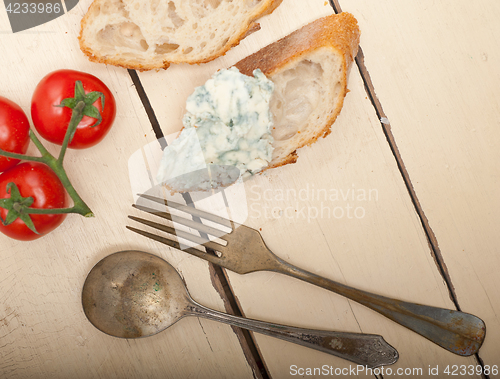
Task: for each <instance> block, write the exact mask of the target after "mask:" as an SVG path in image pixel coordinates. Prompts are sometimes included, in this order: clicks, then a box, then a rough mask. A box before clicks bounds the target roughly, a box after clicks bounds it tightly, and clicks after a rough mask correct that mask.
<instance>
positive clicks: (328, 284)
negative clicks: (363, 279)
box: [272, 257, 486, 356]
mask: <svg viewBox="0 0 500 379" xmlns="http://www.w3.org/2000/svg"><path fill="white" fill-rule="evenodd" d="M276 258H278V257H276ZM277 262H278V265H277V266H276V267H275V268H273V269H272V271H276V272H280V273H282V274H285V275H289V276H292V277H294V278H297V279H301V280H303V281H305V282H308V283H311V284H314V285H316V286H319V287H322V288H325V289H327V290H330V291H333V292H335V293H337V294H339V295H343V296H345V297H347V298H348V299H351V300H354V301H356V302H358V303H360V304H362V305H364V306H366V307H368V308H370V309H372V310H374V311H376V312H378V313H380V314H382V315H384V316H385V317H387V318H389V319H391V320H393V321H395V322H397V323H398V324H400V325H403V326H405V327H406V328H408V329H410V330H413V331H414V332H416V333H418V334H420V335H422V336H424V337H426V338H427V339H429V340H430V341H432V342H434V343H436V344H437V345H439V346H441V347H443V348H445V349H446V350H448V351H451V352H453V353H455V354H458V355H462V356H469V355H472V354H475V353H476V352H477V351H478V350H479V348H480V347H481V345H482V343H483V341H484V337H485V334H486V326H485V324H484V322H483V320H481V319H480V318H478V317H476V316H474V315H471V314H469V313H464V312H460V311H456V310H450V309H443V308H438V307H431V306H426V305H421V304H414V303H409V302H405V301H401V300H395V299H391V298H388V297H384V296H380V295H376V294H373V293H370V292H366V291H362V290H358V289H356V288H352V287H349V286H347V285H344V284H341V283H338V282H335V281H333V280H330V279H326V278H323V277H321V276H318V275H316V274H313V273H311V272H308V271H305V270H302V269H301V268H298V267H296V266H293V265H291V264H289V263H287V262H285V261H283V260H282V259H280V258H278V260H277Z"/></svg>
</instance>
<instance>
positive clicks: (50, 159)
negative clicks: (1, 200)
mask: <svg viewBox="0 0 500 379" xmlns="http://www.w3.org/2000/svg"><path fill="white" fill-rule="evenodd" d="M84 107H85V103H84V102H83V101H80V102H78V103H77V105H76V106H75V107H74V108H73V113H72V115H71V120H70V123H69V125H68V130H67V131H66V134H65V136H64V140H63V143H62V146H61V151H60V152H59V157H58V158H55V157H54V156H53V155H52V154H51V153H50V152H49V151H48V150H47V149H46V148H45V146H43V144H42V143H41V142H40V140H39V139H38V137H37V136H36V134H35V133H33V131H32V130H30V138H31V140H32V141H33V143H34V144H35V146H36V147H37V149H38V150H39V151H40V154H41V155H42V156H41V157H32V156H29V155H25V154H16V153H10V152H7V151H4V150H1V149H0V155H3V156H6V157H9V158H14V159H21V160H25V161H34V162H41V163H45V164H46V165H47V166H49V167H50V168H51V169H52V171H54V173H55V174H56V175H57V177H58V178H59V180H60V181H61V183H62V184H63V186H64V188H65V189H66V191H67V192H68V195H69V196H70V197H71V199H72V200H73V207H71V208H59V209H37V208H29V207H25V208H24V213H33V214H56V213H77V214H80V215H82V216H85V217H93V216H94V214H93V213H92V211H91V209H90V208H89V207H88V205H87V204H86V203H85V202H84V201H83V199H82V198H81V197H80V195H78V193H77V192H76V190H75V188H74V187H73V185H72V184H71V182H70V180H69V178H68V175H67V174H66V171H65V170H64V167H63V159H64V156H65V154H66V150H67V147H68V144H69V142H70V140H71V138H72V137H73V135H74V133H75V130H76V127H77V126H78V124H79V123H80V121H81V120H82V118H83V108H84Z"/></svg>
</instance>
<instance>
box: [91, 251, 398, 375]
mask: <svg viewBox="0 0 500 379" xmlns="http://www.w3.org/2000/svg"><path fill="white" fill-rule="evenodd" d="M82 305H83V309H84V312H85V315H86V316H87V318H88V319H89V321H90V322H91V323H92V324H93V325H94V326H95V327H96V328H97V329H99V330H101V331H102V332H104V333H106V334H109V335H111V336H115V337H121V338H139V337H147V336H151V335H154V334H157V333H159V332H161V331H163V330H165V329H166V328H168V327H169V326H171V325H172V324H174V323H175V322H177V321H178V320H179V319H181V318H182V317H184V316H197V317H204V318H207V319H210V320H214V321H220V322H224V323H226V324H229V325H233V326H237V327H241V328H245V329H248V330H252V331H255V332H258V333H261V334H265V335H268V336H272V337H276V338H280V339H283V340H286V341H289V342H293V343H296V344H299V345H302V346H306V347H309V348H313V349H316V350H319V351H323V352H325V353H328V354H332V355H335V356H338V357H341V358H344V359H347V360H349V361H352V362H355V363H357V364H362V365H366V366H368V367H371V368H374V367H379V366H383V365H388V364H393V363H395V362H396V361H397V359H398V352H397V351H396V350H395V349H394V348H393V347H392V346H391V345H389V344H388V343H387V342H386V341H385V340H384V339H383V337H381V336H379V335H374V334H358V333H343V332H331V331H323V330H312V329H304V328H296V327H291V326H283V325H278V324H272V323H267V322H263V321H257V320H252V319H247V318H243V317H237V316H233V315H229V314H226V313H222V312H219V311H216V310H213V309H209V308H207V307H204V306H203V305H201V304H198V303H197V302H196V301H194V300H193V299H192V298H191V297H190V295H189V293H188V291H187V289H186V286H185V284H184V281H183V279H182V278H181V276H180V275H179V273H178V272H177V271H176V270H175V268H173V267H172V266H171V265H170V264H169V263H168V262H166V261H165V260H163V259H161V258H160V257H157V256H155V255H152V254H149V253H145V252H142V251H135V250H129V251H121V252H117V253H114V254H111V255H109V256H107V257H105V258H104V259H102V260H101V261H100V262H99V263H97V264H96V265H95V266H94V267H93V268H92V270H91V271H90V273H89V274H88V276H87V279H86V280H85V283H84V286H83V291H82Z"/></svg>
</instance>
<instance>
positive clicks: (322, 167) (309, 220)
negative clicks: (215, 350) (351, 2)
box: [140, 0, 476, 378]
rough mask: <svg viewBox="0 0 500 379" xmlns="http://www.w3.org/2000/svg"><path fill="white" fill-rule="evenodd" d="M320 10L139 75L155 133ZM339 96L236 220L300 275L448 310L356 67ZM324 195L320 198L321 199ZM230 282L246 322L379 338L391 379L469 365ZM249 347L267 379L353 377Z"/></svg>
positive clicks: (275, 20) (416, 340) (362, 319)
mask: <svg viewBox="0 0 500 379" xmlns="http://www.w3.org/2000/svg"><path fill="white" fill-rule="evenodd" d="M331 13H332V10H331V8H329V5H328V3H326V2H325V1H322V0H321V1H320V0H315V1H308V2H307V3H304V2H301V1H299V0H284V1H283V3H282V5H281V6H280V7H279V8H278V9H277V10H276V11H275V12H274V13H273V14H272V15H270V16H268V17H266V18H265V19H263V20H262V22H261V25H262V29H261V31H259V32H257V33H254V34H252V35H251V36H249V37H248V38H246V39H245V40H244V41H243V42H242V43H241V44H240V45H239V46H238V47H236V48H234V49H233V50H231V51H230V52H229V53H228V54H227V55H226V56H225V57H222V58H220V59H218V60H216V61H213V62H211V63H208V64H205V65H202V66H188V65H178V66H172V67H171V68H169V69H168V70H166V71H162V72H144V73H141V74H140V79H141V82H142V83H143V84H144V88H145V89H146V92H147V94H148V97H149V98H150V100H151V103H152V106H153V108H154V109H155V112H156V115H157V117H158V120H159V123H160V125H161V127H162V130H163V131H164V134H165V135H169V134H172V133H176V132H178V131H179V130H180V128H181V127H182V125H181V122H180V120H181V118H182V115H183V114H184V104H185V99H186V98H187V96H188V95H189V94H190V93H192V91H193V89H194V87H195V86H197V85H200V84H202V83H204V82H205V81H206V80H207V79H208V78H209V77H210V76H211V75H212V74H213V73H214V72H215V71H216V70H217V69H219V68H221V67H228V66H230V65H232V64H233V63H235V62H237V61H238V60H239V59H241V58H242V57H244V56H246V55H248V54H250V53H252V52H254V51H256V50H258V49H259V48H261V47H263V46H264V45H266V44H268V43H270V42H272V41H274V40H276V39H278V38H280V37H282V36H283V35H286V34H288V33H289V32H291V31H292V30H295V29H296V28H298V27H300V26H302V25H304V24H305V23H307V22H310V21H312V20H314V19H316V18H318V17H320V16H322V15H326V14H331ZM363 33H364V32H363ZM363 38H365V37H362V41H363ZM385 78H386V79H387V78H390V76H389V75H386V76H385ZM349 87H350V89H351V92H350V93H349V94H348V96H347V98H346V102H345V106H344V110H343V111H342V114H341V116H340V117H339V119H338V120H337V122H336V123H335V126H334V128H333V131H332V134H331V135H330V136H328V137H327V138H326V139H324V140H321V141H319V142H318V143H316V144H315V145H313V146H312V147H310V148H305V149H302V150H301V151H300V152H299V157H300V158H299V162H298V163H297V164H295V165H291V166H286V167H283V168H280V169H276V170H273V171H271V172H269V173H267V174H265V175H261V176H257V177H254V178H252V179H251V180H249V181H248V182H247V183H246V185H245V188H246V194H247V199H246V200H247V203H248V207H249V215H248V219H247V221H246V223H247V224H249V225H251V226H254V227H256V228H259V229H262V234H263V236H264V239H265V241H266V243H267V244H268V245H269V246H270V248H271V249H272V250H274V251H275V253H276V254H278V255H279V256H281V257H282V258H284V259H286V260H288V261H290V262H291V263H294V264H297V265H298V266H300V267H303V268H305V269H308V270H310V271H313V272H315V273H318V274H320V275H324V276H326V277H330V278H332V279H336V280H339V281H341V282H344V283H347V284H350V285H353V286H355V287H358V288H362V289H366V290H370V291H373V292H376V293H380V294H383V295H387V296H391V297H395V298H399V299H404V300H408V301H413V302H419V303H424V304H428V305H435V306H441V307H446V308H453V307H454V304H453V302H452V301H451V299H450V298H449V294H448V288H447V286H446V284H445V283H444V281H443V279H442V277H441V275H440V273H439V271H438V270H437V267H436V264H435V262H434V259H433V257H432V254H431V250H430V248H429V245H428V241H427V238H426V235H425V232H424V230H423V228H422V224H421V221H420V219H419V218H418V216H417V213H416V212H415V208H414V206H413V204H412V202H411V199H410V197H409V195H408V191H407V189H406V187H405V184H404V181H403V180H402V177H401V174H400V172H399V170H398V167H397V164H396V161H395V159H394V156H393V154H392V152H391V150H390V147H389V145H388V143H387V140H386V137H385V135H384V133H383V130H382V128H381V125H380V121H379V120H378V117H377V115H376V113H375V110H374V108H373V106H372V104H371V103H370V101H369V99H368V98H367V95H366V93H365V90H364V86H363V82H362V79H361V77H360V74H359V72H358V71H357V69H356V68H354V69H353V70H352V72H351V76H350V86H349ZM287 190H294V191H295V195H283V194H284V193H287V192H286V191H287ZM315 191H316V192H315ZM289 193H293V192H289ZM324 193H326V194H328V198H324V197H322V196H324V195H322V194H324ZM300 194H302V195H300ZM335 194H336V195H337V197H335ZM353 194H354V197H353ZM363 194H365V195H364V196H363ZM322 209H325V210H323V212H324V213H323V214H321V211H322ZM295 211H297V212H295ZM328 211H329V212H330V213H328ZM266 212H267V213H266ZM309 212H311V213H309ZM336 212H337V213H336ZM349 212H351V213H349ZM356 212H358V213H356ZM313 214H315V215H316V216H313ZM229 277H230V280H231V285H232V288H233V290H234V292H235V294H236V295H237V297H238V299H239V301H240V303H241V306H242V308H243V309H244V312H245V314H246V316H248V317H252V318H258V319H264V320H268V321H273V322H278V323H285V324H290V325H297V326H303V327H311V328H318V329H329V330H340V331H354V332H365V333H376V334H382V335H383V336H384V337H385V338H386V339H387V341H389V342H390V343H391V344H393V345H394V346H395V347H396V348H397V349H398V350H399V352H400V354H401V358H400V360H399V362H398V363H397V364H395V365H394V366H392V367H391V370H393V371H392V373H393V374H395V373H396V370H398V369H399V370H403V371H401V372H404V370H410V371H412V370H413V372H410V373H407V375H405V376H407V377H419V376H420V377H422V376H424V377H425V376H429V375H430V374H429V372H428V370H429V368H434V367H436V365H442V364H443V362H446V363H447V364H450V365H452V364H456V365H460V364H467V365H468V364H475V363H476V361H475V359H474V357H469V358H463V357H459V356H456V355H454V354H452V353H449V352H447V351H445V350H443V349H441V348H439V347H437V346H436V345H434V344H432V343H430V342H429V341H427V340H425V339H424V338H422V337H420V336H417V335H415V334H414V333H412V332H410V331H408V330H406V329H404V328H403V327H400V326H399V325H396V324H394V323H393V322H390V321H388V320H386V319H384V318H383V317H381V316H379V315H377V314H375V313H374V312H372V311H370V310H367V309H366V308H364V307H362V306H359V305H358V304H355V303H352V302H349V301H347V300H345V299H343V298H341V297H339V296H337V295H335V294H331V293H328V292H327V291H324V290H321V289H318V288H313V287H312V286H310V285H307V284H304V283H300V282H298V281H296V280H293V279H290V278H286V277H283V276H280V275H278V274H274V273H254V274H249V275H246V276H240V275H237V274H233V273H229ZM255 338H256V340H257V341H258V345H259V348H260V350H261V352H262V354H263V357H264V360H265V363H266V364H267V366H268V368H269V370H270V373H271V375H272V377H274V378H281V377H288V376H290V375H295V374H299V371H300V370H299V369H306V368H310V369H314V368H322V367H323V366H324V365H326V367H327V368H330V367H332V368H333V369H336V368H337V369H340V370H342V369H344V370H345V369H349V368H352V365H350V364H349V363H348V362H345V361H342V360H340V359H337V358H335V357H330V356H328V355H325V354H322V353H317V352H315V351H312V350H308V349H305V348H302V347H298V346H295V345H292V344H289V343H286V342H282V341H278V340H274V339H271V338H269V337H263V336H259V335H255ZM294 370H295V372H294ZM420 370H421V371H420ZM301 372H302V373H303V375H307V374H305V371H301ZM344 372H345V371H344ZM419 374H420V375H419ZM357 376H358V377H373V373H370V372H363V371H361V372H358V373H357ZM473 376H474V375H471V377H473Z"/></svg>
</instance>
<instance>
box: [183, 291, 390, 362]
mask: <svg viewBox="0 0 500 379" xmlns="http://www.w3.org/2000/svg"><path fill="white" fill-rule="evenodd" d="M190 300H191V304H190V305H189V306H188V307H187V315H190V316H197V317H203V318H207V319H209V320H214V321H220V322H223V323H225V324H229V325H233V326H237V327H240V328H243V329H248V330H251V331H254V332H257V333H261V334H264V335H267V336H271V337H276V338H279V339H282V340H285V341H288V342H293V343H296V344H298V345H302V346H305V347H309V348H312V349H316V350H319V351H322V352H325V353H328V354H331V355H335V356H337V357H340V358H343V359H346V360H348V361H351V362H354V363H356V364H359V365H365V366H367V367H369V368H375V367H379V366H385V365H390V364H393V363H395V362H396V361H397V360H398V357H399V354H398V352H397V350H396V349H394V348H393V347H392V346H391V345H389V344H388V343H387V342H386V341H385V340H384V338H383V337H382V336H379V335H375V334H358V333H343V332H331V331H325V330H314V329H304V328H296V327H292V326H284V325H279V324H273V323H268V322H264V321H257V320H253V319H247V318H243V317H238V316H233V315H229V314H226V313H222V312H219V311H216V310H213V309H210V308H207V307H205V306H203V305H201V304H198V303H197V302H195V301H194V300H192V299H190Z"/></svg>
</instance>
